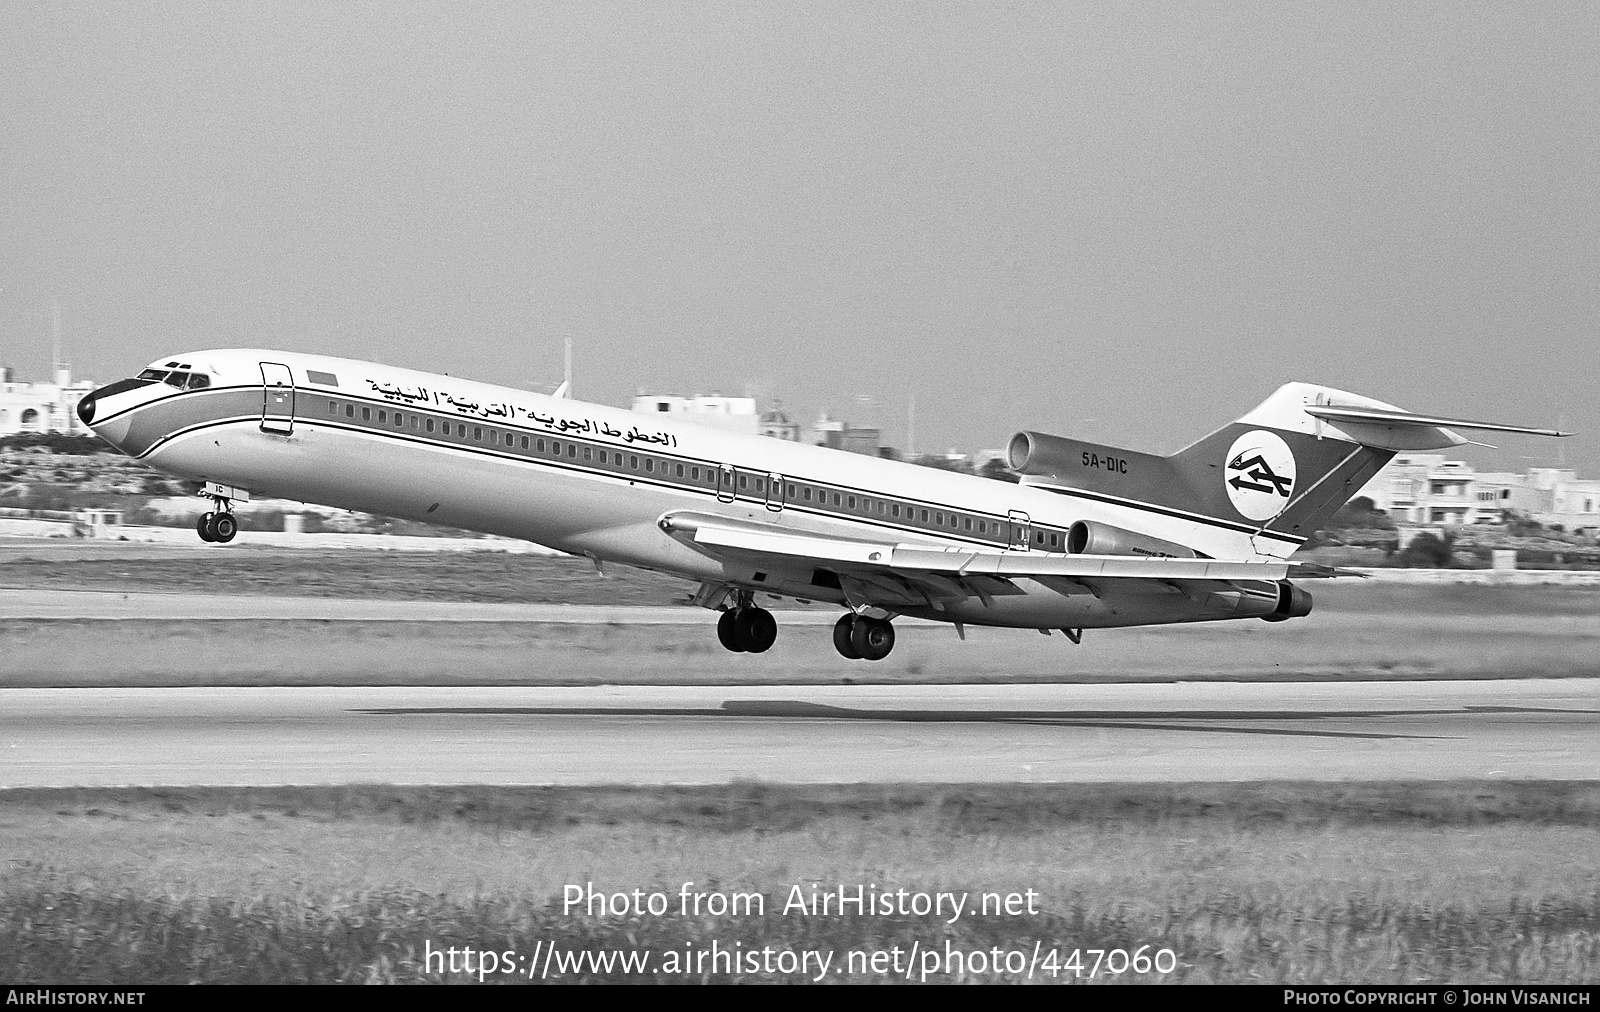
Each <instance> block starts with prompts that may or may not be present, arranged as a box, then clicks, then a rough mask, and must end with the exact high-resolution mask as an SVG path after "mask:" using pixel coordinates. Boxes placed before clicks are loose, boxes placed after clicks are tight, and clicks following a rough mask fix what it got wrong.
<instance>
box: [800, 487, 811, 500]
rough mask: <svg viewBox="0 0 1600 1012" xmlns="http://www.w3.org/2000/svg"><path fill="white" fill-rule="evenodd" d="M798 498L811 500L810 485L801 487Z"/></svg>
mask: <svg viewBox="0 0 1600 1012" xmlns="http://www.w3.org/2000/svg"><path fill="white" fill-rule="evenodd" d="M800 498H802V499H804V500H805V501H806V502H810V501H811V486H810V485H807V486H806V487H805V488H803V489H801V495H800Z"/></svg>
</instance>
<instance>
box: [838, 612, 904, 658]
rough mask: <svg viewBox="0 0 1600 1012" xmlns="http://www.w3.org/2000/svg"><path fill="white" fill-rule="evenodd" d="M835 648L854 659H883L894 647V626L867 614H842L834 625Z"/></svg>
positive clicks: (846, 656)
mask: <svg viewBox="0 0 1600 1012" xmlns="http://www.w3.org/2000/svg"><path fill="white" fill-rule="evenodd" d="M833 648H834V649H835V650H837V651H839V654H840V656H842V657H845V658H848V659H849V660H852V661H881V660H883V659H884V658H885V657H888V656H889V651H891V650H893V649H894V626H892V625H890V624H889V622H888V620H886V619H880V618H868V617H867V616H865V615H854V614H849V615H841V616H840V617H839V621H838V622H836V623H835V624H834V626H833Z"/></svg>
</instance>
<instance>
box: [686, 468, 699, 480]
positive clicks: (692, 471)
mask: <svg viewBox="0 0 1600 1012" xmlns="http://www.w3.org/2000/svg"><path fill="white" fill-rule="evenodd" d="M689 480H690V481H699V480H700V469H699V468H698V467H691V468H689Z"/></svg>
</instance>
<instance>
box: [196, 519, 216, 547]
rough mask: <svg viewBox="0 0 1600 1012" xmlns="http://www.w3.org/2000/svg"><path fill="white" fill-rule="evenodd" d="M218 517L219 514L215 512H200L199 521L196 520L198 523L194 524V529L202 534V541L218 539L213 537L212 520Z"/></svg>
mask: <svg viewBox="0 0 1600 1012" xmlns="http://www.w3.org/2000/svg"><path fill="white" fill-rule="evenodd" d="M216 518H217V515H216V514H215V513H202V514H200V519H199V520H198V521H196V523H195V525H194V529H195V532H196V533H197V534H199V535H200V540H201V541H215V540H217V539H216V538H213V537H212V536H211V521H213V520H215V519H216Z"/></svg>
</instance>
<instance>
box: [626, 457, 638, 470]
mask: <svg viewBox="0 0 1600 1012" xmlns="http://www.w3.org/2000/svg"><path fill="white" fill-rule="evenodd" d="M628 466H629V467H630V468H632V469H633V470H635V471H637V470H639V458H638V457H636V456H634V455H633V454H631V453H630V454H628Z"/></svg>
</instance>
